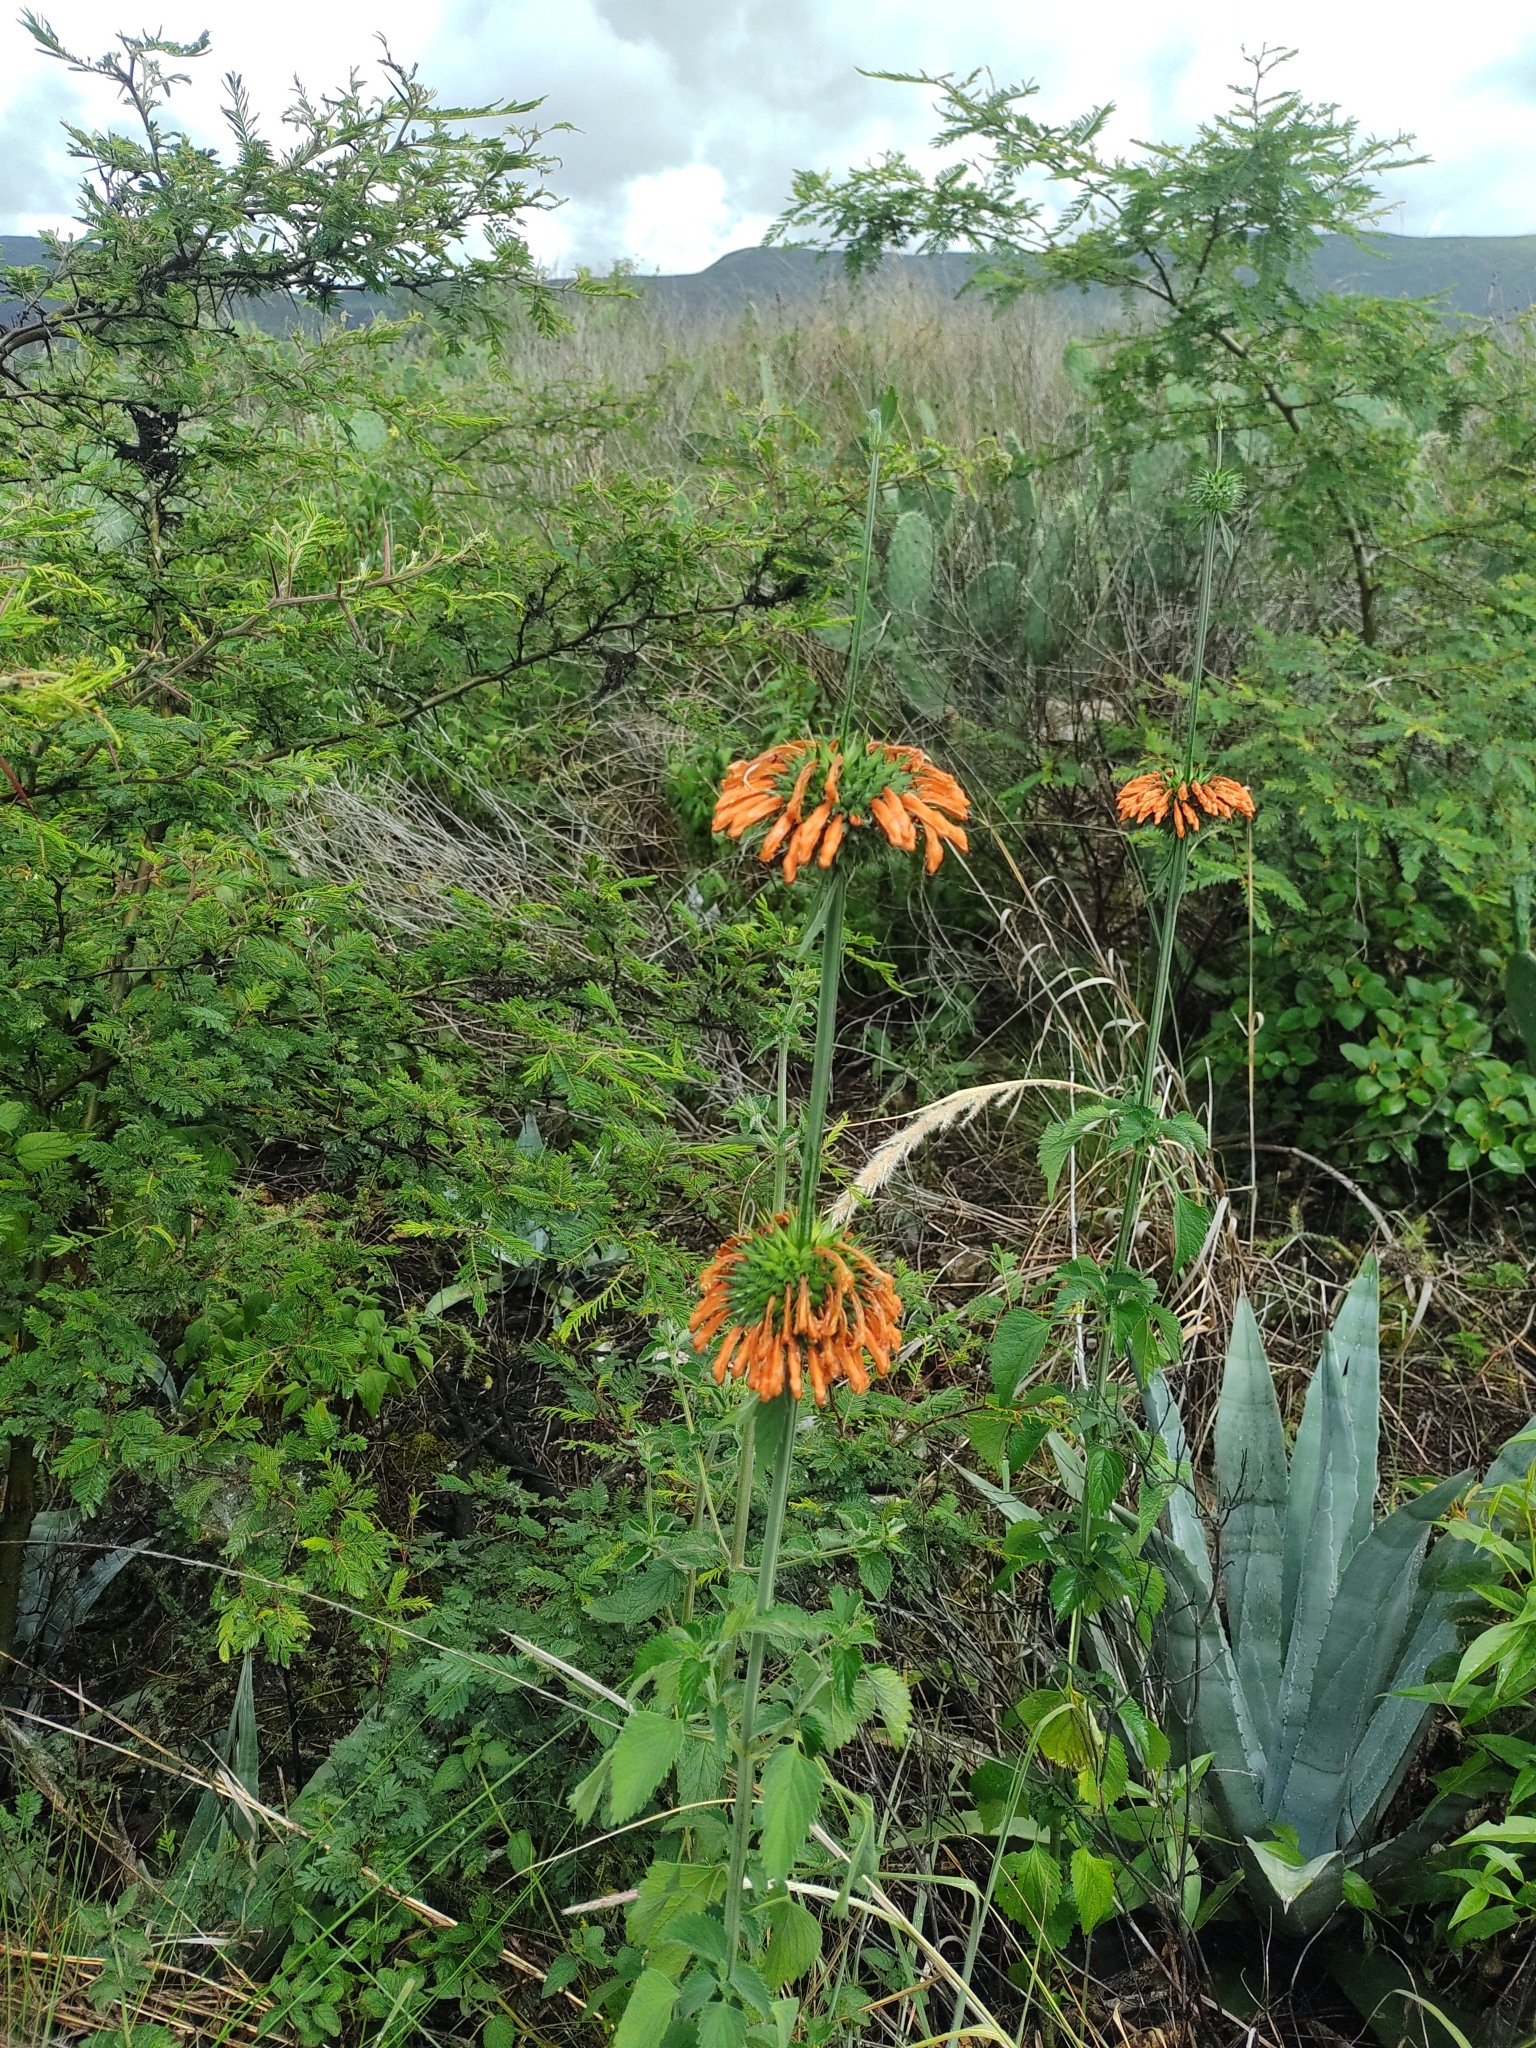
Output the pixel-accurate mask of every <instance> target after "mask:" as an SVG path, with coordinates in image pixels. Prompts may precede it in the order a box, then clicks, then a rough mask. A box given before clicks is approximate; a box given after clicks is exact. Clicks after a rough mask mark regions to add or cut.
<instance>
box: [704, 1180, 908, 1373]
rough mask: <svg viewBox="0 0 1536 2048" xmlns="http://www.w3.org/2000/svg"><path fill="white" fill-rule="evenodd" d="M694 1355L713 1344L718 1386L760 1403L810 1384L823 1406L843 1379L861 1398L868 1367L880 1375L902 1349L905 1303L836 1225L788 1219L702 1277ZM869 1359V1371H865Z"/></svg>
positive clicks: (721, 1258)
mask: <svg viewBox="0 0 1536 2048" xmlns="http://www.w3.org/2000/svg"><path fill="white" fill-rule="evenodd" d="M688 1327H689V1329H690V1330H691V1331H692V1333H693V1348H694V1350H695V1351H707V1350H708V1348H709V1346H710V1345H711V1344H712V1343H714V1341H715V1340H716V1338H719V1340H720V1348H719V1350H718V1351H717V1352H716V1354H715V1363H714V1377H715V1384H716V1386H720V1385H723V1384H724V1381H725V1376H726V1374H727V1372H729V1373H730V1375H731V1377H732V1378H733V1379H742V1378H745V1380H746V1382H747V1385H748V1386H749V1387H750V1388H751V1389H752V1391H753V1393H755V1394H756V1395H757V1397H758V1399H759V1400H760V1401H772V1400H774V1399H776V1398H777V1396H778V1395H780V1394H782V1393H783V1392H784V1390H785V1386H786V1384H787V1385H788V1388H789V1392H790V1395H791V1396H792V1398H793V1399H794V1400H796V1401H798V1400H800V1399H801V1397H802V1394H803V1392H804V1389H805V1385H806V1383H807V1382H809V1383H810V1389H811V1393H812V1396H813V1397H814V1399H815V1402H816V1405H817V1407H818V1408H825V1407H826V1405H827V1397H828V1395H829V1394H830V1392H831V1390H832V1388H833V1387H834V1386H835V1385H836V1384H837V1382H838V1381H839V1380H846V1381H847V1382H848V1384H849V1386H850V1387H852V1389H853V1391H854V1392H855V1393H856V1394H862V1393H864V1392H865V1391H866V1390H867V1389H868V1386H869V1367H870V1366H873V1368H874V1371H875V1373H876V1374H877V1375H878V1376H880V1377H883V1376H884V1375H885V1374H886V1373H888V1372H889V1371H890V1369H891V1358H892V1355H893V1354H894V1352H895V1350H896V1348H897V1346H898V1345H899V1343H900V1341H901V1297H900V1296H899V1295H898V1294H897V1292H896V1287H895V1283H894V1282H893V1280H892V1279H891V1276H890V1274H889V1273H886V1272H883V1271H882V1270H881V1268H880V1267H879V1266H877V1265H876V1264H875V1261H874V1260H873V1259H872V1258H870V1256H869V1254H868V1253H867V1252H864V1251H861V1250H860V1249H859V1247H858V1246H857V1245H856V1244H855V1243H854V1242H853V1240H852V1239H851V1238H849V1237H845V1236H844V1235H843V1234H842V1233H841V1232H840V1231H838V1230H835V1229H834V1228H833V1227H832V1225H831V1224H829V1223H823V1222H820V1221H813V1222H812V1223H811V1224H810V1226H809V1228H808V1229H804V1230H802V1228H801V1227H800V1225H799V1224H798V1223H796V1222H795V1221H794V1220H793V1219H792V1218H791V1217H790V1216H789V1215H788V1214H785V1215H781V1216H775V1217H774V1219H773V1221H772V1222H771V1223H770V1224H767V1225H766V1226H764V1227H763V1228H761V1229H759V1230H756V1231H748V1232H743V1233H742V1234H741V1235H739V1236H737V1237H732V1238H727V1240H726V1242H725V1243H724V1244H723V1245H722V1246H721V1247H720V1249H719V1251H718V1252H717V1253H716V1254H715V1256H714V1258H713V1259H711V1260H710V1262H709V1264H708V1265H707V1266H706V1267H705V1268H704V1271H703V1272H702V1274H701V1275H700V1276H699V1303H698V1306H697V1308H695V1310H694V1312H693V1314H692V1316H691V1317H690V1318H689V1322H688ZM866 1359H867V1360H868V1361H869V1364H868V1365H866V1363H865V1361H866Z"/></svg>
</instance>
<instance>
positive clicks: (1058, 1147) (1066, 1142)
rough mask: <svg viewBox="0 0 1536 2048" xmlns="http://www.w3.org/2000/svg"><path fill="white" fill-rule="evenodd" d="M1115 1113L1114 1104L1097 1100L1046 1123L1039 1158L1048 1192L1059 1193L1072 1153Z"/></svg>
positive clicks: (1052, 1194) (1041, 1138)
mask: <svg viewBox="0 0 1536 2048" xmlns="http://www.w3.org/2000/svg"><path fill="white" fill-rule="evenodd" d="M1114 1114H1115V1109H1114V1105H1113V1103H1109V1102H1096V1103H1090V1104H1085V1105H1084V1107H1083V1108H1082V1109H1077V1110H1074V1111H1073V1112H1072V1114H1071V1116H1068V1117H1063V1118H1061V1120H1060V1121H1059V1122H1057V1123H1053V1124H1047V1125H1046V1127H1045V1129H1044V1130H1043V1131H1042V1132H1041V1134H1040V1144H1039V1147H1038V1150H1037V1153H1036V1157H1037V1158H1038V1159H1039V1162H1040V1171H1041V1172H1042V1173H1043V1174H1044V1175H1045V1191H1046V1193H1047V1194H1048V1195H1051V1196H1054V1195H1055V1193H1056V1183H1057V1182H1058V1181H1059V1180H1060V1179H1061V1176H1062V1171H1063V1169H1064V1168H1065V1166H1066V1163H1067V1161H1068V1159H1069V1158H1070V1157H1071V1155H1072V1150H1073V1148H1074V1146H1076V1145H1079V1144H1081V1143H1082V1141H1083V1139H1084V1138H1086V1137H1088V1136H1089V1135H1090V1133H1091V1132H1093V1131H1096V1130H1097V1129H1098V1128H1099V1126H1100V1124H1103V1123H1106V1122H1108V1120H1109V1119H1110V1118H1111V1117H1112V1116H1113V1115H1114Z"/></svg>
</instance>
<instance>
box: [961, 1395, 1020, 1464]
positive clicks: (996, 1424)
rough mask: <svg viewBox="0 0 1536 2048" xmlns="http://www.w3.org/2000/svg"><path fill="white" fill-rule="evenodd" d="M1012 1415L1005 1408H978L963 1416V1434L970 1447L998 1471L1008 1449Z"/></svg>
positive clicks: (984, 1462)
mask: <svg viewBox="0 0 1536 2048" xmlns="http://www.w3.org/2000/svg"><path fill="white" fill-rule="evenodd" d="M1012 1428H1013V1415H1012V1413H1011V1411H1010V1410H1008V1409H1006V1408H978V1409H976V1410H975V1411H974V1413H972V1414H970V1415H967V1417H966V1418H965V1436H966V1441H967V1442H968V1443H969V1445H970V1447H971V1449H972V1450H973V1451H974V1452H975V1453H976V1455H977V1457H978V1458H980V1459H981V1461H982V1463H983V1464H985V1465H993V1466H995V1467H996V1468H997V1470H998V1471H999V1472H1001V1471H1002V1469H1003V1462H1004V1459H1005V1457H1006V1456H1007V1451H1008V1434H1009V1431H1010V1430H1011V1429H1012Z"/></svg>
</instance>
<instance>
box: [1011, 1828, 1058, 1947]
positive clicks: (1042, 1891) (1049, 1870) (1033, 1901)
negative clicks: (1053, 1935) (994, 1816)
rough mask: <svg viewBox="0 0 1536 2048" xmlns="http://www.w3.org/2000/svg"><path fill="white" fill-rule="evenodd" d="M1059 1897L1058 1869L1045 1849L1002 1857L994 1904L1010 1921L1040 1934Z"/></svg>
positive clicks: (1038, 1847)
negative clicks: (1014, 1921) (1019, 1923)
mask: <svg viewBox="0 0 1536 2048" xmlns="http://www.w3.org/2000/svg"><path fill="white" fill-rule="evenodd" d="M1060 1897H1061V1868H1060V1866H1059V1865H1058V1863H1057V1861H1056V1858H1055V1857H1054V1856H1053V1855H1052V1854H1051V1853H1050V1851H1049V1850H1048V1849H1042V1848H1041V1847H1040V1846H1039V1844H1038V1843H1037V1844H1036V1845H1035V1847H1034V1848H1032V1849H1023V1850H1019V1851H1017V1852H1016V1853H1015V1854H1014V1855H1012V1856H1005V1857H1004V1858H1003V1861H1002V1865H1001V1868H1000V1871H999V1875H998V1886H997V1903H998V1905H999V1906H1000V1907H1001V1908H1002V1910H1003V1911H1004V1912H1005V1913H1006V1914H1007V1915H1008V1917H1009V1919H1010V1920H1017V1921H1019V1922H1021V1923H1022V1924H1023V1925H1024V1926H1026V1927H1028V1928H1030V1929H1031V1931H1032V1932H1034V1933H1036V1934H1039V1933H1040V1932H1042V1931H1043V1929H1044V1926H1045V1922H1046V1918H1047V1916H1048V1915H1049V1913H1050V1911H1051V1909H1052V1907H1053V1906H1054V1905H1055V1904H1056V1901H1057V1900H1058V1899H1059V1898H1060Z"/></svg>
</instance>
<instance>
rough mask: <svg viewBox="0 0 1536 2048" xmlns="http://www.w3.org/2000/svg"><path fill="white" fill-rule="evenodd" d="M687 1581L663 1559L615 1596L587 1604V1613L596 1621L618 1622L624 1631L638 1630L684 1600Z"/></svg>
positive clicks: (640, 1574) (605, 1596) (603, 1595)
mask: <svg viewBox="0 0 1536 2048" xmlns="http://www.w3.org/2000/svg"><path fill="white" fill-rule="evenodd" d="M686 1584H687V1581H686V1579H685V1578H684V1576H683V1574H682V1573H681V1572H680V1571H677V1570H675V1569H674V1567H673V1566H671V1565H669V1564H663V1563H662V1562H661V1561H660V1559H657V1560H656V1561H655V1562H654V1563H652V1564H648V1565H647V1566H646V1568H645V1570H644V1571H643V1572H639V1573H637V1574H635V1576H634V1577H632V1578H630V1579H628V1580H627V1581H626V1582H625V1583H624V1584H623V1585H622V1586H620V1587H618V1588H617V1589H616V1591H614V1592H612V1593H604V1594H602V1595H601V1596H600V1597H599V1598H598V1599H596V1600H589V1601H588V1602H587V1612H588V1614H590V1615H591V1617H592V1619H593V1620H594V1621H607V1622H616V1623H618V1624H619V1626H621V1627H623V1628H638V1627H639V1625H640V1623H641V1622H642V1621H649V1620H650V1618H651V1616H652V1615H653V1614H659V1613H660V1611H661V1610H662V1608H663V1607H668V1606H671V1605H672V1603H673V1602H674V1601H676V1600H679V1599H680V1598H681V1597H682V1592H683V1588H684V1586H685V1585H686Z"/></svg>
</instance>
